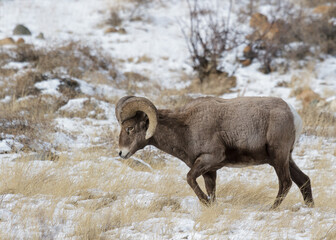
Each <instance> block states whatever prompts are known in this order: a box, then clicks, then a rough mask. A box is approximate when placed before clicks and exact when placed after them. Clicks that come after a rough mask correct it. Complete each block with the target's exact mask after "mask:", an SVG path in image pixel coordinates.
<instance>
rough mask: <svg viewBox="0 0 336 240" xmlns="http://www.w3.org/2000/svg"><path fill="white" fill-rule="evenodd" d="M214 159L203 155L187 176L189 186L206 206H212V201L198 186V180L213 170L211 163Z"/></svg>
mask: <svg viewBox="0 0 336 240" xmlns="http://www.w3.org/2000/svg"><path fill="white" fill-rule="evenodd" d="M212 159H213V158H212V157H211V155H208V154H207V155H202V156H201V157H199V158H197V159H196V161H195V163H194V165H193V166H192V167H191V169H190V171H189V172H188V175H187V181H188V184H189V185H190V187H191V188H192V189H193V190H194V192H195V194H196V196H197V197H198V199H199V200H200V201H201V202H202V203H204V204H206V205H209V204H210V199H209V198H208V196H207V195H206V194H205V193H204V192H203V191H202V190H201V188H200V186H199V185H198V183H197V181H196V179H197V178H198V177H199V176H201V175H203V174H205V173H208V172H209V171H211V170H213V169H212V167H213V166H212V164H213V161H211V160H212ZM212 191H213V189H212ZM212 191H211V192H212Z"/></svg>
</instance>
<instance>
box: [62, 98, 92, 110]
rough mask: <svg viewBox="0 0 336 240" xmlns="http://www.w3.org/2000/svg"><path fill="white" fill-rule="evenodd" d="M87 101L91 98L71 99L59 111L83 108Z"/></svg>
mask: <svg viewBox="0 0 336 240" xmlns="http://www.w3.org/2000/svg"><path fill="white" fill-rule="evenodd" d="M86 101H89V98H76V99H70V100H69V101H68V103H67V104H65V105H64V106H62V107H61V108H60V109H59V111H68V112H71V111H79V110H82V109H83V107H84V103H85V102H86Z"/></svg>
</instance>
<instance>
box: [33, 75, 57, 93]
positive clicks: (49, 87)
mask: <svg viewBox="0 0 336 240" xmlns="http://www.w3.org/2000/svg"><path fill="white" fill-rule="evenodd" d="M59 85H60V80H59V79H50V80H47V81H42V82H37V83H35V87H36V88H38V89H40V90H41V91H42V93H43V94H49V95H56V96H60V93H59V92H58V86H59Z"/></svg>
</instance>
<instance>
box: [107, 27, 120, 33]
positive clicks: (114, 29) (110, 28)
mask: <svg viewBox="0 0 336 240" xmlns="http://www.w3.org/2000/svg"><path fill="white" fill-rule="evenodd" d="M116 32H118V29H117V28H115V27H109V28H107V29H106V30H105V31H104V33H105V34H107V33H116Z"/></svg>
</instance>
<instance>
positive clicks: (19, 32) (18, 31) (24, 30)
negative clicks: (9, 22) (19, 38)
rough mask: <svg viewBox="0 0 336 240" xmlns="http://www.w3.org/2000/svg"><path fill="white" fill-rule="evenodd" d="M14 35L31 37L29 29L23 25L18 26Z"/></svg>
mask: <svg viewBox="0 0 336 240" xmlns="http://www.w3.org/2000/svg"><path fill="white" fill-rule="evenodd" d="M13 34H14V35H31V32H30V31H29V29H28V28H27V27H26V26H24V25H22V24H18V25H16V27H15V28H14V30H13Z"/></svg>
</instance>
